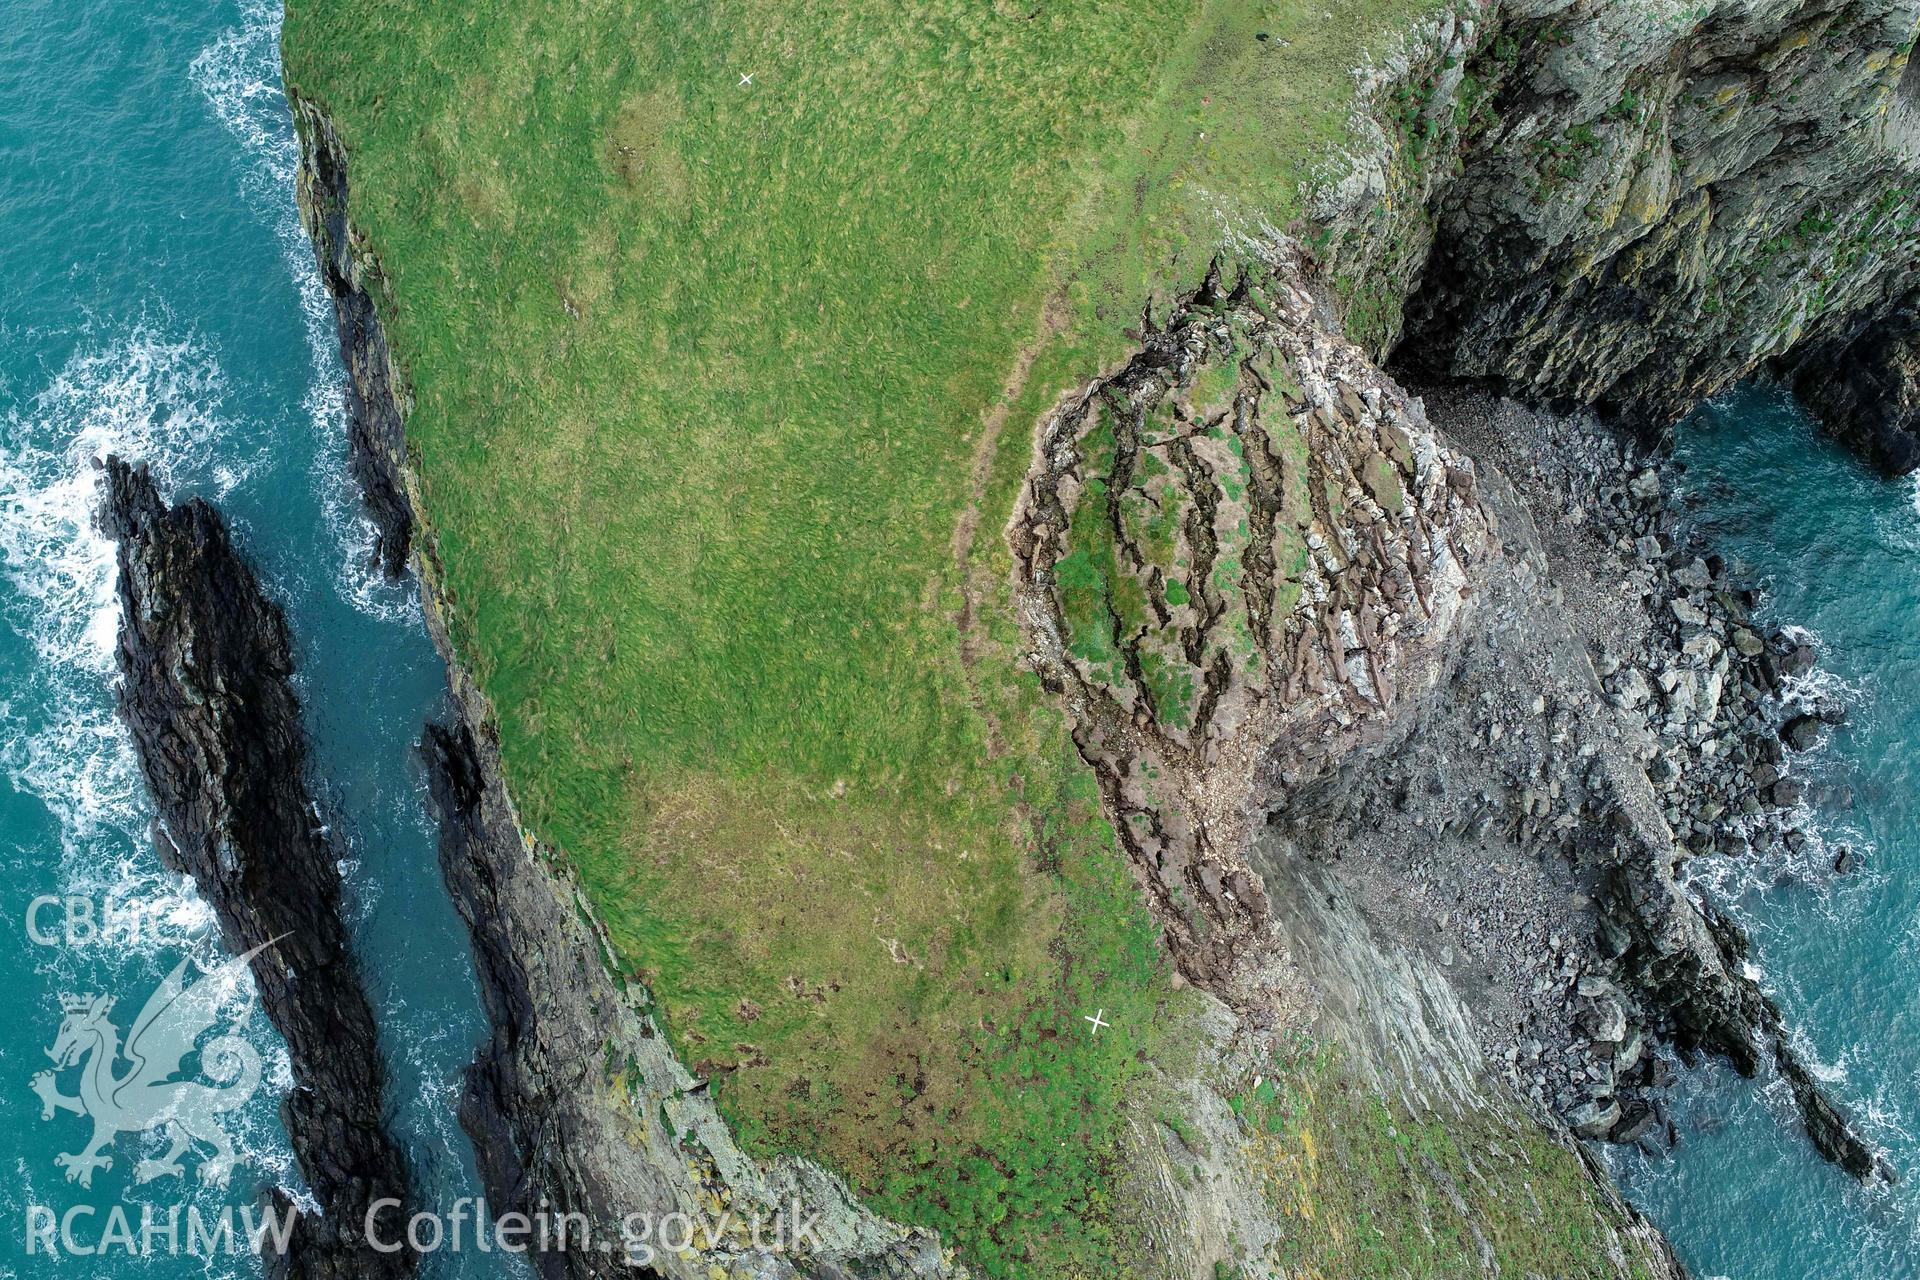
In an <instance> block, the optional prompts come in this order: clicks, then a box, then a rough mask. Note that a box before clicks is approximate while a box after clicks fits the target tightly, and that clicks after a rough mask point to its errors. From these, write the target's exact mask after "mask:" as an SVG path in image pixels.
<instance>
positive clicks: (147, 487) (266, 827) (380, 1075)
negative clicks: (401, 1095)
mask: <svg viewBox="0 0 1920 1280" xmlns="http://www.w3.org/2000/svg"><path fill="white" fill-rule="evenodd" d="M104 492H105V498H104V501H103V502H102V504H101V509H100V526H101V528H102V529H103V530H104V531H105V532H106V534H107V535H108V536H109V537H111V538H113V539H114V540H115V541H116V542H118V543H119V562H120V569H119V593H120V601H121V606H122V609H123V613H122V620H121V627H120V647H119V665H120V671H121V675H122V677H123V680H122V683H121V686H120V691H119V701H120V712H121V715H122V716H123V717H124V718H125V719H126V722H127V726H128V728H129V729H130V730H131V731H132V734H133V738H134V742H135V744H136V746H137V747H138V750H139V755H140V762H141V766H142V768H143V770H144V771H145V774H146V779H147V785H148V787H149V789H150V790H151V791H152V793H153V799H154V804H155V807H156V809H157V810H158V812H159V821H158V823H157V824H156V827H155V842H156V844H157V845H158V846H159V850H160V855H161V857H162V859H163V860H164V861H165V862H166V864H167V865H168V866H169V867H171V868H172V869H173V870H175V871H177V872H180V873H182V874H184V875H188V876H191V877H192V878H193V881H194V883H195V884H196V885H197V886H198V887H199V890H200V893H201V895H202V896H203V897H205V898H206V900H207V901H208V902H209V903H210V904H211V905H212V907H213V909H214V912H215V914H216V916H217V917H218V919H219V922H220V931H221V935H222V937H223V940H224V942H225V944H226V947H227V949H228V950H229V951H231V952H232V953H234V954H236V955H238V954H241V953H244V952H248V951H251V950H253V949H254V948H256V947H262V946H263V945H265V947H266V949H265V950H264V951H262V952H261V953H260V955H259V956H258V957H257V958H256V959H255V960H254V961H253V966H252V968H253V978H254V982H255V983H256V984H257V986H258V988H259V996H260V1004H261V1006H262V1007H263V1008H264V1009H265V1010H266V1012H267V1016H268V1017H269V1018H271V1019H272V1020H273V1025H274V1026H275V1027H276V1028H278V1029H279V1032H280V1034H281V1036H282V1037H283V1038H284V1039H285V1040H286V1044H287V1052H288V1056H289V1057H290V1058H291V1060H292V1065H293V1078H294V1088H293V1091H292V1092H291V1093H289V1094H288V1095H287V1097H286V1099H285V1100H284V1101H283V1102H282V1104H281V1115H282V1119H283V1121H284V1122H285V1124H286V1128H287V1133H288V1135H289V1136H290V1137H291V1139H292V1142H293V1150H294V1153H295V1155H296V1156H297V1158H298V1159H299V1162H300V1171H301V1173H302V1175H303V1176H304V1177H305V1179H306V1183H307V1186H308V1187H309V1188H310V1189H311V1190H312V1192H313V1195H314V1198H315V1199H316V1200H317V1201H318V1202H319V1204H320V1207H321V1213H320V1214H318V1215H315V1214H305V1213H303V1214H301V1215H299V1217H298V1218H297V1219H296V1221H295V1224H294V1228H293V1233H292V1236H291V1242H290V1244H289V1246H288V1249H287V1252H286V1253H285V1255H284V1256H282V1257H277V1258H272V1257H270V1258H269V1259H268V1261H269V1264H270V1269H271V1270H272V1271H273V1273H274V1274H278V1275H285V1276H290V1277H314V1278H316V1280H327V1278H331V1277H339V1278H340V1280H347V1278H348V1277H352V1278H354V1280H368V1278H373V1280H378V1278H380V1277H391V1276H404V1275H408V1274H410V1273H411V1272H412V1271H413V1266H414V1258H413V1255H412V1254H411V1253H409V1252H404V1251H403V1252H398V1253H382V1252H377V1251H375V1250H374V1249H373V1248H371V1246H370V1245H369V1244H368V1242H367V1241H366V1240H365V1238H364V1237H363V1235H362V1232H361V1227H362V1224H363V1223H364V1222H365V1221H366V1218H367V1213H368V1209H369V1207H370V1206H371V1205H372V1204H373V1203H374V1202H375V1201H376V1200H380V1199H383V1198H393V1199H396V1200H400V1201H402V1202H405V1201H407V1200H408V1199H409V1191H408V1178H407V1166H406V1160H405V1158H404V1157H403V1155H402V1154H401V1152H400V1150H399V1148H398V1147H397V1146H395V1144H394V1142H393V1139H392V1138H391V1137H390V1136H389V1135H388V1133H387V1132H386V1129H385V1127H384V1124H383V1121H382V1108H383V1101H382V1097H383V1090H384V1088H385V1070H384V1067H383V1065H382V1060H381V1056H380V1046H379V1042H378V1037H377V1034H376V1031H375V1027H374V1020H373V1011H372V1009H371V1008H370V1007H369V1006H368V1004H367V998H366V994H365V992H364V991H363V990H362V988H361V985H360V975H359V973H358V971H357V968H356V965H355V963H354V958H353V954H352V951H351V948H350V945H349V941H348V938H347V931H346V926H345V924H344V922H343V921H342V918H341V883H340V873H339V870H338V863H339V855H338V853H337V851H336V850H335V849H334V848H333V847H332V846H331V845H330V844H329V843H328V840H327V838H326V835H325V833H324V830H323V829H322V828H321V826H320V824H319V823H318V822H316V821H315V819H314V814H315V813H316V809H315V806H314V802H313V797H312V795H311V794H310V793H309V791H308V789H307V784H306V769H307V741H306V735H305V732H304V731H303V729H302V726H301V721H300V704H299V701H298V699H297V698H296V697H295V696H294V692H293V686H292V683H291V679H292V675H293V653H292V645H291V643H290V637H289V634H288V630H287V622H286V618H285V616H284V615H283V614H282V613H281V611H280V609H279V607H278V606H276V605H275V604H274V603H273V602H272V601H271V600H269V599H268V598H267V596H266V594H265V592H263V591H262V590H261V587H260V582H259V579H258V578H257V577H256V576H255V575H254V572H253V570H252V569H251V568H250V567H249V566H248V565H247V563H246V562H245V561H244V560H243V559H242V558H241V556H240V554H239V553H238V552H237V551H236V550H235V548H234V545H233V541H232V539H231V538H230V537H229V535H228V533H227V528H226V524H225V522H224V521H223V520H222V519H221V517H220V514H219V512H217V511H216V510H214V508H213V507H212V506H210V505H208V504H207V503H206V502H204V501H202V500H200V499H197V498H196V499H192V500H190V501H188V502H185V503H182V504H181V505H179V506H172V507H170V506H168V505H167V503H166V501H165V500H164V499H163V498H162V497H161V496H160V493H159V490H158V489H157V488H156V487H155V485H154V482H153V479H152V477H151V476H150V475H149V474H148V473H147V471H146V469H145V468H144V467H139V468H136V467H133V466H130V465H128V464H127V463H125V462H123V461H121V460H120V459H118V458H109V459H107V461H106V463H105V477H104ZM267 944H270V945H267ZM270 1194H272V1195H274V1196H276V1197H283V1193H281V1192H279V1191H278V1190H277V1189H275V1190H274V1191H272V1192H270ZM398 1220H399V1219H398V1218H396V1219H395V1221H398Z"/></svg>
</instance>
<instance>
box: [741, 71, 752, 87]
mask: <svg viewBox="0 0 1920 1280" xmlns="http://www.w3.org/2000/svg"><path fill="white" fill-rule="evenodd" d="M739 87H740V88H742V89H749V88H752V87H753V73H752V72H750V71H742V72H741V73H740V86H739Z"/></svg>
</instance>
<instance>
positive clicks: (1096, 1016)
mask: <svg viewBox="0 0 1920 1280" xmlns="http://www.w3.org/2000/svg"><path fill="white" fill-rule="evenodd" d="M1081 1017H1082V1018H1084V1019H1085V1020H1086V1021H1088V1022H1091V1023H1092V1024H1093V1030H1091V1031H1089V1032H1088V1033H1087V1034H1088V1035H1090V1036H1097V1035H1099V1034H1100V1028H1102V1027H1110V1026H1112V1025H1113V1024H1112V1023H1111V1022H1108V1021H1107V1020H1106V1018H1107V1011H1106V1010H1105V1009H1102V1010H1100V1012H1098V1013H1087V1014H1082V1015H1081Z"/></svg>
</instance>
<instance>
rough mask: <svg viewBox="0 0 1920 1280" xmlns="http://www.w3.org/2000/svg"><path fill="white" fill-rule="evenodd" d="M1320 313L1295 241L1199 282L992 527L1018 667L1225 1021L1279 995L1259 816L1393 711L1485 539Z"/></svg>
mask: <svg viewBox="0 0 1920 1280" xmlns="http://www.w3.org/2000/svg"><path fill="white" fill-rule="evenodd" d="M1314 317H1315V308H1314V302H1313V299H1312V297H1311V296H1310V294H1309V293H1308V292H1307V290H1306V288H1305V287H1304V285H1303V283H1302V275H1301V271H1300V265H1299V262H1298V259H1297V258H1296V257H1295V256H1294V253H1293V251H1292V250H1291V249H1289V248H1286V247H1282V246H1276V247H1274V248H1273V249H1272V250H1271V261H1270V266H1269V268H1268V270H1267V271H1266V272H1265V273H1264V274H1263V275H1262V276H1260V277H1259V278H1257V279H1256V278H1251V277H1250V278H1247V279H1243V280H1241V281H1240V282H1239V283H1238V284H1236V285H1235V286H1234V287H1233V288H1232V289H1231V290H1229V289H1228V288H1227V286H1226V285H1225V284H1224V283H1223V282H1222V281H1220V280H1219V279H1218V278H1217V275H1216V276H1212V277H1210V278H1209V279H1208V280H1207V281H1206V283H1205V284H1204V285H1203V286H1202V287H1201V288H1200V289H1199V290H1198V291H1197V292H1196V293H1194V294H1193V295H1191V296H1189V297H1187V298H1184V299H1182V300H1181V301H1180V302H1179V303H1178V304H1177V306H1176V307H1175V308H1174V311H1173V313H1172V314H1171V315H1170V316H1169V317H1168V318H1167V320H1166V322H1165V323H1164V324H1161V325H1157V326H1156V325H1154V324H1152V323H1150V322H1149V323H1148V324H1147V325H1146V330H1147V333H1146V338H1145V340H1144V342H1143V345H1142V347H1141V350H1140V352H1139V353H1138V354H1137V355H1136V356H1134V358H1133V359H1132V360H1131V361H1129V362H1128V363H1127V365H1126V366H1125V367H1124V368H1122V369H1121V370H1120V371H1119V372H1117V373H1115V374H1114V375H1112V376H1111V377H1107V378H1103V379H1100V380H1099V381H1097V382H1095V383H1094V384H1092V385H1091V386H1090V387H1088V388H1087V389H1086V390H1085V391H1083V392H1081V393H1079V394H1078V395H1076V396H1074V397H1073V398H1071V399H1070V400H1068V401H1067V402H1066V403H1064V404H1063V405H1062V406H1061V407H1060V408H1059V409H1057V410H1056V411H1055V412H1054V413H1053V415H1052V416H1051V417H1050V418H1049V419H1048V420H1047V422H1046V423H1045V424H1043V426H1042V428H1041V431H1040V436H1039V440H1038V442H1037V445H1036V457H1035V462H1034V467H1033V470H1032V472H1031V474H1030V476H1029V479H1028V485H1027V489H1026V492H1025V494H1024V496H1023V500H1022V503H1021V506H1020V509H1019V510H1018V511H1017V512H1016V513H1015V516H1014V519H1013V524H1012V526H1011V537H1012V540H1013V544H1014V552H1015V556H1016V559H1017V563H1018V573H1019V577H1020V579H1021V581H1022V583H1023V585H1024V587H1025V599H1024V602H1023V606H1022V607H1023V610H1024V612H1025V621H1026V622H1027V624H1028V627H1029V632H1030V634H1031V636H1032V638H1033V642H1034V645H1035V652H1034V654H1033V656H1032V661H1033V663H1034V665H1035V666H1036V667H1037V668H1038V670H1039V672H1040V674H1041V676H1042V678H1043V679H1044V680H1046V681H1047V682H1048V684H1049V685H1051V686H1052V687H1054V688H1056V689H1057V690H1059V691H1060V692H1063V693H1065V694H1066V695H1067V700H1068V703H1069V706H1070V707H1071V709H1072V711H1073V714H1074V718H1075V728H1074V739H1075V742H1076V743H1077V744H1078V746H1079V748H1080V751H1081V754H1082V755H1083V756H1084V757H1085V758H1086V759H1087V761H1088V762H1089V763H1090V764H1091V765H1092V766H1093V768H1094V770H1095V772H1096V774H1097V776H1098V777H1099V780H1100V784H1101V787H1102V790H1103V792H1104V793H1105V798H1106V802H1107V806H1108V813H1109V815H1110V817H1111V819H1112V821H1113V823H1114V826H1115V827H1116V829H1117V830H1118V832H1119V835H1120V839H1121V842H1122V844H1123V845H1124V846H1125V848H1126V850H1127V852H1128V854H1129V856H1130V858H1131V860H1132V862H1133V865H1134V869H1135V871H1136V873H1137V875H1138V876H1139V878H1140V880H1141V882H1142V884H1143V885H1144V887H1145V889H1146V892H1147V895H1148V900H1149V902H1150V904H1151V905H1152V907H1153V909H1154V911H1155V914H1156V915H1157V916H1158V917H1159V919H1160V920H1161V921H1162V923H1163V924H1164V925H1165V927H1166V929H1167V940H1168V945H1169V947H1170V949H1171V950H1172V953H1173V955H1174V958H1175V960H1176V961H1177V962H1178V963H1179V965H1180V967H1181V969H1182V971H1183V972H1184V973H1185V974H1186V975H1187V977H1188V978H1189V979H1191V980H1192V981H1194V982H1195V983H1197V984H1199V985H1201V986H1203V987H1206V988H1207V989H1209V990H1211V991H1213V992H1214V993H1215V994H1217V995H1219V996H1220V997H1221V998H1222V999H1224V1000H1226V1001H1227V1002H1228V1003H1229V1004H1231V1005H1233V1006H1234V1007H1235V1008H1236V1009H1238V1010H1240V1011H1242V1012H1243V1013H1246V1012H1254V1013H1256V1014H1258V1013H1259V1012H1260V1011H1261V1008H1262V1006H1263V1005H1266V1004H1269V1003H1271V1002H1273V1001H1274V1000H1276V999H1279V998H1283V997H1280V996H1278V995H1277V994H1276V992H1275V990H1274V989H1273V987H1272V984H1271V982H1270V981H1269V978H1270V975H1267V974H1266V973H1265V959H1266V957H1267V956H1268V954H1269V952H1270V951H1271V949H1272V936H1271V921H1270V913H1269V909H1268V903H1267V899H1266V891H1265V889H1264V888H1263V887H1262V885H1261V883H1260V877H1259V875H1258V874H1257V873H1255V872H1254V871H1253V870H1252V869H1251V867H1250V866H1249V865H1248V863H1247V861H1246V853H1247V846H1248V843H1249V840H1250V838H1251V833H1252V830H1253V827H1254V825H1255V821H1254V815H1255V813H1256V812H1257V810H1258V809H1259V808H1260V806H1261V805H1262V804H1263V803H1265V802H1266V801H1267V799H1268V798H1269V797H1270V793H1271V792H1272V791H1273V790H1275V789H1277V790H1278V791H1279V792H1281V793H1282V794H1284V793H1287V792H1290V791H1292V790H1294V789H1297V788H1299V787H1301V786H1304V785H1306V784H1308V783H1311V782H1313V781H1314V780H1315V779H1316V778H1317V777H1319V776H1321V775H1323V774H1324V773H1326V772H1327V771H1329V770H1331V769H1332V768H1333V767H1335V766H1336V765H1337V764H1338V763H1339V762H1340V761H1341V760H1342V759H1344V758H1345V757H1346V756H1348V755H1349V754H1351V753H1352V752H1353V751H1355V750H1356V749H1358V748H1360V747H1363V746H1367V745H1378V744H1379V743H1381V742H1383V741H1385V740H1387V739H1388V738H1389V737H1390V736H1391V735H1392V734H1393V733H1394V732H1395V730H1396V728H1397V727H1398V726H1401V725H1403V724H1404V722H1405V715H1404V713H1405V712H1406V711H1407V710H1408V709H1409V708H1411V707H1412V706H1413V705H1414V703H1415V702H1417V701H1418V699H1419V698H1420V696H1421V695H1422V694H1423V693H1424V692H1425V691H1426V690H1427V689H1428V688H1430V687H1431V686H1432V685H1433V683H1434V682H1435V681H1436V680H1437V679H1438V678H1439V677H1440V675H1441V673H1442V671H1443V668H1444V654H1445V647H1446V644H1447V642H1448V640H1449V639H1450V637H1451V636H1452V635H1453V634H1454V630H1455V623H1456V620H1457V618H1458V616H1459V614H1460V612H1461V607H1462V603H1463V601H1464V600H1465V598H1466V595H1467V592H1468V590H1469V589H1470V588H1469V582H1468V573H1467V569H1466V562H1467V561H1468V560H1470V559H1471V557H1472V556H1474V555H1475V554H1477V552H1478V550H1479V548H1480V546H1481V544H1482V542H1483V540H1484V538H1485V535H1486V522H1485V520H1484V518H1483V517H1482V514H1481V512H1480V508H1479V505H1478V503H1477V502H1476V500H1475V497H1474V475H1473V468H1472V464H1471V463H1470V462H1469V461H1468V460H1466V459H1465V458H1463V457H1460V456H1458V455H1455V454H1452V453H1450V452H1448V451H1447V450H1446V449H1445V448H1443V447H1442V446H1441V445H1440V444H1439V442H1438V441H1436V440H1435V439H1434V437H1433V434H1432V432H1431V431H1430V430H1429V428H1428V427H1427V424H1426V420H1425V417H1424V415H1423V413H1422V411H1421V409H1420V406H1419V404H1418V402H1417V401H1414V400H1411V399H1410V398H1409V397H1407V396H1406V395H1405V394H1404V393H1403V392H1402V391H1401V390H1400V389H1399V388H1398V387H1397V386H1395V385H1394V384H1393V382H1392V381H1391V380H1389V379H1388V378H1386V377H1385V376H1384V375H1382V374H1381V373H1380V372H1379V371H1378V370H1377V369H1376V368H1374V366H1373V365H1372V364H1371V363H1370V362H1369V361H1368V360H1367V359H1366V357H1365V356H1364V355H1363V354H1362V353H1361V352H1360V351H1359V350H1358V349H1357V348H1356V347H1354V346H1353V345H1352V344H1350V343H1347V342H1345V341H1343V340H1341V339H1339V338H1336V337H1335V336H1333V335H1332V334H1330V333H1328V332H1327V331H1326V330H1325V329H1323V328H1321V327H1320V326H1319V324H1318V323H1317V321H1316V320H1315V318H1314ZM1282 746H1283V747H1284V749H1278V748H1280V747H1282Z"/></svg>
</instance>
